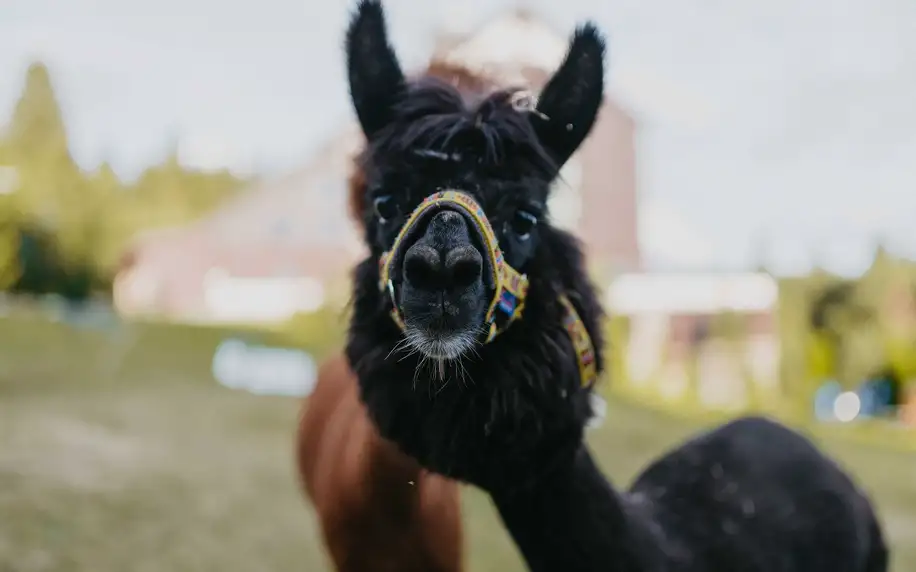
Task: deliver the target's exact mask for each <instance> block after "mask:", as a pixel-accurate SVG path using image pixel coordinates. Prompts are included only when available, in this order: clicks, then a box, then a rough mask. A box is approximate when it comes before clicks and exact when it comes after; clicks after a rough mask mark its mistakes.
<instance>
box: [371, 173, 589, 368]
mask: <svg viewBox="0 0 916 572" xmlns="http://www.w3.org/2000/svg"><path fill="white" fill-rule="evenodd" d="M443 206H447V207H449V208H452V209H458V210H460V211H461V212H463V213H464V214H465V215H467V217H468V218H469V219H470V220H471V221H472V222H473V223H474V225H475V226H476V227H477V230H478V231H479V233H480V236H481V237H482V239H483V243H484V246H485V248H486V251H487V257H488V258H489V261H490V265H489V267H490V273H491V278H492V280H493V284H495V289H494V294H493V298H492V299H491V300H490V304H489V306H488V308H487V313H486V317H485V323H486V324H488V325H489V329H488V331H487V338H486V341H485V343H489V342H491V341H493V339H494V338H495V337H496V336H497V335H498V334H500V333H501V332H504V331H505V330H506V329H508V327H509V326H510V325H511V324H512V323H513V322H515V321H516V320H518V319H520V318H521V316H522V312H523V310H524V309H525V296H526V295H527V293H528V277H527V276H525V275H524V274H522V273H520V272H518V271H517V270H516V269H514V268H512V267H511V266H510V265H509V263H508V262H506V260H505V257H504V256H503V252H502V250H501V249H500V248H499V243H498V242H497V240H496V234H495V233H494V232H493V227H492V226H491V225H490V221H489V220H487V216H486V214H485V213H484V212H483V209H482V208H481V207H480V205H479V204H477V202H476V201H475V200H474V199H473V198H472V197H471V196H470V195H468V194H467V193H463V192H461V191H455V190H445V191H438V192H436V193H434V194H432V195H430V196H428V197H426V198H425V199H423V202H422V203H420V205H419V206H417V208H416V209H414V211H413V212H412V213H411V214H410V216H409V217H408V218H407V221H406V222H405V223H404V225H403V226H402V227H401V230H400V231H399V232H398V235H397V237H395V239H394V243H393V244H392V245H391V249H389V250H388V251H387V252H385V253H383V254H382V256H381V257H380V258H379V288H380V289H381V290H382V291H383V292H387V293H388V296H389V298H390V299H391V306H392V308H391V319H392V320H394V323H395V324H397V326H398V327H399V328H400V329H401V330H404V329H405V327H406V326H405V324H404V319H403V317H402V316H401V312H400V310H399V307H398V303H397V296H396V293H395V287H394V281H393V280H392V278H391V265H392V261H393V260H394V258H395V257H394V254H395V253H396V252H398V247H399V246H400V245H401V243H402V242H403V241H404V238H405V237H406V236H407V235H408V233H409V232H410V229H411V228H413V226H414V225H415V224H416V223H417V222H418V221H419V220H420V217H421V216H422V215H423V214H424V213H426V212H427V211H429V210H430V209H436V208H441V207H443ZM560 303H561V304H562V306H563V310H564V312H563V328H564V329H565V330H566V333H567V335H568V336H569V338H570V340H571V341H572V343H573V347H574V348H575V351H576V358H577V362H578V365H579V377H580V380H581V383H582V385H583V386H590V385H591V384H593V383H594V382H595V381H596V380H597V378H598V372H597V367H596V364H595V348H594V345H593V344H592V340H591V336H589V335H588V330H587V329H586V328H585V324H584V323H583V322H582V319H581V318H580V317H579V313H578V312H576V309H575V307H573V305H572V302H570V300H569V298H568V297H567V296H565V295H563V296H561V297H560Z"/></svg>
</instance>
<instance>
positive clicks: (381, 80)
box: [346, 0, 406, 139]
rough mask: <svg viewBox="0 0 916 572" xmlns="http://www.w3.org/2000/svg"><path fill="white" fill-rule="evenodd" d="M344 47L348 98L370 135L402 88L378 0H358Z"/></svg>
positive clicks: (383, 122) (385, 118) (391, 108)
mask: <svg viewBox="0 0 916 572" xmlns="http://www.w3.org/2000/svg"><path fill="white" fill-rule="evenodd" d="M346 50H347V77H348V79H349V82H350V99H351V100H352V101H353V108H354V110H355V111H356V117H357V118H358V119H359V124H360V126H361V127H362V128H363V133H365V135H366V138H368V139H371V138H372V136H373V135H375V134H376V133H378V132H379V130H381V129H382V128H383V127H385V126H386V125H388V123H389V122H390V121H391V119H392V116H393V115H394V107H395V105H396V104H397V102H398V100H399V99H400V98H401V97H402V96H403V94H404V91H405V89H406V80H405V78H404V72H403V71H401V64H400V63H398V58H397V55H395V53H394V49H393V48H392V47H391V44H390V43H389V42H388V30H387V26H386V25H385V13H384V10H382V4H381V2H380V1H379V0H359V2H358V4H357V6H356V13H355V14H354V15H353V19H352V20H351V21H350V26H349V28H348V29H347V39H346Z"/></svg>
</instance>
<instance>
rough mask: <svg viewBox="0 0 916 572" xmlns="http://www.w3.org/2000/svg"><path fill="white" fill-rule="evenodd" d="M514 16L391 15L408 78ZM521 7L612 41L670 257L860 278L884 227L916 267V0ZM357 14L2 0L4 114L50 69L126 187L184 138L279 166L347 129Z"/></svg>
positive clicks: (277, 2) (313, 5)
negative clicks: (351, 27)
mask: <svg viewBox="0 0 916 572" xmlns="http://www.w3.org/2000/svg"><path fill="white" fill-rule="evenodd" d="M519 4H521V2H518V1H515V2H509V1H501V0H474V1H465V0H462V2H454V3H447V4H446V5H448V6H450V7H449V8H441V6H443V4H442V3H439V2H426V1H423V2H421V1H420V0H389V2H387V7H388V12H389V16H390V17H389V21H390V24H391V28H392V36H393V41H394V43H395V46H396V49H397V50H398V51H399V53H400V54H401V55H402V59H404V60H405V63H406V64H407V65H408V66H411V65H416V64H419V63H421V62H422V61H423V60H424V58H426V57H428V54H429V49H430V48H431V41H432V38H433V34H434V32H435V30H436V27H437V26H441V25H444V24H445V23H446V22H448V23H449V24H450V25H455V26H465V27H471V26H473V25H474V24H475V23H478V22H480V21H481V20H482V19H484V18H486V17H487V16H491V15H494V14H496V13H497V12H499V11H500V9H501V8H502V9H504V8H506V7H509V6H515V5H519ZM458 5H460V8H459V7H458ZM526 5H528V6H529V7H531V8H532V9H533V10H534V11H535V12H537V13H538V14H541V15H543V17H544V18H546V19H547V20H548V21H549V22H550V23H551V24H552V25H553V26H554V27H555V28H556V29H557V30H558V31H560V32H561V33H567V32H568V31H569V30H570V29H571V27H572V25H573V24H574V22H575V21H576V20H578V19H581V18H583V17H586V16H590V17H594V18H595V19H596V20H598V22H599V23H600V24H601V25H602V26H603V27H604V28H605V30H607V31H608V33H609V36H610V54H609V64H610V69H611V72H610V79H609V88H610V89H611V90H612V92H613V93H615V94H617V95H618V96H619V97H620V99H622V100H623V101H624V102H625V104H627V105H628V106H629V107H630V108H631V109H632V111H633V113H634V115H635V116H636V117H637V119H638V120H639V122H640V124H639V125H640V127H639V128H640V131H639V141H638V144H639V149H638V151H639V177H640V180H639V185H640V189H639V192H640V198H641V200H642V201H643V203H644V205H645V209H644V212H643V218H644V225H643V234H644V237H643V242H645V243H647V244H653V245H655V246H652V247H651V250H652V254H651V256H654V257H656V258H657V259H658V260H659V262H660V263H664V262H668V263H673V262H677V261H678V260H680V261H682V262H689V261H693V262H694V263H695V264H701V265H709V264H712V265H716V266H724V267H736V266H742V265H747V264H749V263H750V261H751V259H752V257H753V256H755V254H754V253H755V251H756V250H759V246H758V244H759V243H760V242H761V241H763V242H764V243H765V244H768V245H769V246H768V248H767V251H768V252H769V254H768V257H769V258H770V259H771V260H772V262H773V264H774V265H776V266H777V268H778V269H784V270H786V271H788V270H792V269H801V268H804V267H805V266H807V265H808V264H809V263H810V259H811V256H812V255H817V256H819V257H820V258H821V259H822V260H823V261H824V262H825V263H826V264H827V265H829V266H831V267H833V268H835V269H837V270H842V271H846V272H854V271H855V270H856V269H858V268H860V267H861V266H862V265H863V264H864V263H865V262H866V261H867V260H868V257H869V256H870V252H871V249H872V248H873V247H874V244H873V240H874V239H875V238H877V237H879V236H883V237H884V238H885V239H886V240H887V241H888V243H889V245H890V247H891V248H892V249H893V250H897V251H900V252H905V253H907V254H909V255H911V256H916V232H914V231H913V230H912V228H913V226H914V225H913V221H914V220H916V2H913V1H912V0H868V1H866V0H806V1H805V2H800V1H798V0H765V1H764V0H742V1H734V0H731V1H727V0H692V1H690V2H684V1H683V0H564V1H563V2H556V1H554V0H532V1H529V2H527V3H526ZM348 8H349V2H346V1H341V2H319V1H318V0H251V1H249V2H245V1H243V0H236V1H234V2H226V1H225V0H219V1H217V0H156V1H154V2H153V1H147V0H130V1H128V2H125V1H124V0H67V1H66V2H62V1H60V0H0V117H5V116H7V115H8V113H9V110H10V108H11V106H12V104H13V102H14V101H15V98H16V97H17V96H18V94H19V90H20V89H21V82H22V78H23V73H24V71H25V68H26V67H27V66H28V64H29V62H30V61H31V60H32V59H34V58H41V59H43V60H44V61H46V62H47V63H48V65H49V67H50V69H51V72H52V76H53V78H54V81H55V84H56V86H57V88H58V92H59V96H60V98H61V104H62V107H63V109H64V113H65V118H66V121H67V125H68V127H69V131H70V136H71V141H72V147H73V151H74V153H75V155H76V157H77V160H78V161H79V162H80V163H81V164H82V165H84V166H86V167H92V166H94V165H96V164H98V162H99V161H101V160H103V159H108V160H110V161H111V162H112V163H113V164H114V166H115V168H116V170H117V171H118V172H119V173H121V174H122V175H123V176H125V177H133V176H135V175H136V174H137V172H138V171H139V170H140V169H142V168H143V167H144V166H146V165H148V164H150V163H152V162H155V161H158V160H159V159H160V158H161V157H162V156H163V154H164V153H165V152H166V149H168V147H169V146H170V145H172V144H173V142H175V141H177V140H180V141H181V142H182V148H183V152H184V155H185V158H186V160H187V161H189V162H192V163H196V164H199V165H202V166H212V165H221V164H228V165H230V166H233V167H235V168H238V169H257V170H259V171H264V172H271V173H278V174H279V173H282V172H283V171H284V170H285V169H289V168H293V167H295V166H296V165H297V164H300V163H301V162H302V161H303V160H304V159H305V158H306V157H307V156H308V153H309V151H310V150H312V149H314V148H315V146H316V145H319V144H321V142H322V141H323V140H324V138H326V137H327V136H328V135H329V134H331V133H332V132H333V129H334V128H335V127H336V126H338V125H339V124H340V122H341V121H342V120H345V119H348V118H349V117H350V113H351V112H350V108H349V103H348V101H347V99H346V86H345V83H344V81H343V74H342V55H341V52H340V49H339V46H340V43H341V34H342V31H343V27H344V25H345V22H346V17H347V11H348ZM678 248H681V249H682V250H685V252H684V253H683V256H680V255H679V254H678V252H677V250H678ZM686 250H689V251H690V252H687V251H686ZM668 251H670V252H668ZM666 252H667V254H666Z"/></svg>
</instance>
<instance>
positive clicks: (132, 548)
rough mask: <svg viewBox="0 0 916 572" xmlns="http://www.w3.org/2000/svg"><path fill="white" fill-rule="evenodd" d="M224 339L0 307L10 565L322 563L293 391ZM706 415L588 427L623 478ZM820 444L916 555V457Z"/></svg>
mask: <svg viewBox="0 0 916 572" xmlns="http://www.w3.org/2000/svg"><path fill="white" fill-rule="evenodd" d="M219 339H220V338H219V333H213V332H204V331H195V330H192V329H188V328H170V327H165V326H125V327H124V328H123V329H122V330H120V331H115V332H110V333H101V332H94V331H85V330H83V331H76V330H72V329H70V328H68V327H67V326H63V325H53V324H47V323H43V322H40V321H37V320H34V319H31V320H30V319H16V320H9V319H7V320H0V571H3V572H6V571H16V572H27V571H51V570H53V571H66V572H135V571H137V572H139V571H144V572H145V571H150V572H163V571H169V572H172V571H174V572H181V571H194V572H204V571H208V570H213V571H219V572H234V571H238V572H255V571H257V572H261V571H263V572H271V571H284V572H288V571H292V570H301V571H303V572H320V571H322V570H326V569H327V564H326V561H325V557H324V553H323V551H322V547H321V545H320V544H319V542H318V540H317V538H318V534H317V531H316V528H315V522H314V520H313V518H312V516H311V513H310V511H309V508H308V506H307V504H306V503H305V501H304V499H303V497H302V496H301V494H300V492H299V489H298V484H297V482H296V480H295V474H294V472H293V465H292V436H293V428H294V424H295V421H296V415H297V412H298V403H297V400H295V399H289V398H275V397H256V396H251V395H247V394H244V393H240V392H234V391H230V390H227V389H223V388H222V387H220V386H219V385H217V384H216V383H215V382H214V381H212V379H211V378H210V375H209V364H210V357H211V355H212V350H213V348H214V347H215V344H216V343H217V342H218V340H219ZM696 428H697V426H688V425H686V424H685V422H684V421H675V420H673V419H669V418H667V417H664V416H662V415H661V414H658V413H650V412H647V411H643V410H640V409H636V408H634V407H633V406H627V405H625V404H622V403H619V402H612V403H611V404H610V407H609V410H608V421H607V423H606V424H605V426H604V427H602V428H601V429H599V430H597V431H596V432H595V433H593V434H592V436H591V441H592V445H593V447H594V450H595V451H596V452H597V453H598V455H599V456H600V458H601V462H602V464H603V466H604V468H605V469H606V470H607V472H608V474H610V475H611V476H612V477H613V478H614V479H615V480H616V481H617V482H618V483H625V482H627V481H628V480H629V479H630V478H631V477H632V476H633V475H634V474H635V473H636V472H637V471H638V470H639V469H640V467H642V466H643V465H644V464H645V463H646V462H648V461H649V460H650V459H651V458H652V457H653V456H655V455H657V454H659V453H660V452H662V451H663V450H664V449H665V448H667V447H669V446H671V445H672V444H674V443H676V442H677V441H678V440H680V439H682V438H684V437H685V436H687V435H688V434H689V433H690V432H691V431H693V430H695V429H696ZM824 445H825V446H826V447H827V448H828V449H829V450H830V451H831V452H832V453H835V454H836V455H837V456H838V457H839V458H840V459H841V461H842V462H843V463H844V464H845V465H846V466H847V467H849V468H851V469H852V470H853V471H854V472H855V474H856V475H857V476H858V477H859V479H860V480H861V481H862V482H863V483H864V484H865V485H866V487H867V488H868V489H869V490H871V491H872V493H873V494H874V496H875V497H876V499H877V500H878V502H879V505H880V509H881V514H882V518H883V520H884V522H885V523H886V525H887V527H888V528H889V530H890V536H891V539H892V541H893V543H894V545H895V549H896V551H895V556H894V560H895V568H894V570H895V571H896V572H916V458H914V457H912V456H911V457H905V456H901V455H899V454H892V453H885V452H878V451H872V450H867V449H862V448H858V447H852V446H849V445H843V444H841V443H840V442H832V441H827V442H824ZM465 506H466V513H465V522H466V529H467V534H468V536H469V544H468V551H469V555H470V563H469V566H468V570H470V571H473V572H480V571H490V570H493V571H511V570H522V569H523V568H522V566H521V564H520V561H519V559H518V556H517V554H516V552H515V549H514V547H513V546H512V545H511V543H510V542H509V541H508V538H507V536H506V534H505V533H504V531H503V530H502V528H501V527H500V526H499V523H498V522H497V521H496V520H495V518H494V514H493V511H492V510H491V508H490V506H489V503H488V501H487V500H486V498H484V497H483V496H481V495H480V494H478V493H476V492H475V491H471V490H468V491H467V493H466V495H465ZM907 563H908V564H907Z"/></svg>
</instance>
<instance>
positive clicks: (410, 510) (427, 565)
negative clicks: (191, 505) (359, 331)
mask: <svg viewBox="0 0 916 572" xmlns="http://www.w3.org/2000/svg"><path fill="white" fill-rule="evenodd" d="M297 460H298V468H299V474H300V477H301V478H302V481H303V484H304V486H305V490H306V493H307V494H308V497H309V498H310V500H311V502H312V505H313V506H314V508H315V511H316V513H317V516H318V520H319V523H320V525H321V530H322V534H323V538H324V542H325V545H326V547H327V550H328V552H329V555H330V557H331V560H332V561H333V563H334V565H335V566H336V569H337V570H339V571H340V572H459V571H460V570H461V569H462V533H461V512H460V510H461V509H460V505H459V500H460V499H459V490H458V485H457V484H456V483H454V482H451V481H448V480H447V479H444V478H443V477H441V476H438V475H435V474H431V473H429V472H427V471H425V470H423V469H421V468H420V467H419V465H418V464H417V463H416V462H415V461H413V460H412V459H410V458H409V457H407V456H406V455H404V454H403V453H401V452H399V451H398V450H397V448H396V447H395V446H394V445H393V444H391V443H389V442H387V441H385V440H384V439H382V438H381V437H380V436H379V435H378V433H377V432H376V430H375V428H374V427H373V426H372V424H371V423H370V422H369V419H368V417H367V415H366V411H365V408H364V407H363V405H362V404H361V403H360V401H359V394H358V392H357V386H356V379H355V377H354V375H353V373H352V371H351V370H350V368H349V366H348V365H347V363H346V361H345V360H344V358H343V356H339V355H338V356H334V357H333V358H331V359H330V360H328V361H327V362H326V363H324V364H323V365H322V367H321V370H320V372H319V375H318V383H317V385H316V387H315V391H314V392H313V393H312V395H311V396H310V397H309V398H308V400H307V401H306V402H305V404H304V406H303V411H302V416H301V418H300V424H299V430H298V433H297Z"/></svg>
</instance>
